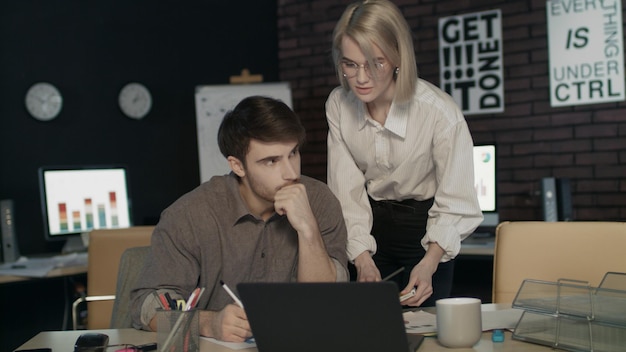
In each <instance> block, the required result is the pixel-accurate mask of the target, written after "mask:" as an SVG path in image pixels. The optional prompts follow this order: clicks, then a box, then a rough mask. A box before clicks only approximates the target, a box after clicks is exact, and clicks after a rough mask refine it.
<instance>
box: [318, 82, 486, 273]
mask: <svg viewBox="0 0 626 352" xmlns="http://www.w3.org/2000/svg"><path fill="white" fill-rule="evenodd" d="M326 118H327V120H328V126H329V132H328V175H327V176H328V185H329V186H330V189H331V190H332V191H333V192H334V193H335V195H336V196H337V198H339V201H340V202H341V206H342V211H343V213H344V218H345V220H346V226H347V228H348V248H347V251H348V257H349V259H350V260H354V259H355V258H356V257H357V256H358V255H359V254H361V253H363V252H364V251H370V252H371V253H375V252H376V241H375V239H374V237H373V236H371V234H370V231H371V228H372V222H373V220H372V209H371V207H370V204H369V201H368V194H369V196H370V197H372V198H373V199H375V200H383V199H386V200H405V199H415V200H418V201H421V200H426V199H429V198H432V197H434V198H435V202H434V204H433V206H432V208H431V209H430V211H429V212H428V222H427V225H426V234H425V235H424V237H423V238H421V244H422V246H423V247H424V248H425V249H428V243H429V242H437V243H438V244H439V246H441V247H442V248H443V249H444V250H445V254H444V256H443V258H442V261H448V260H450V259H452V258H454V257H455V256H456V255H457V254H458V253H459V250H460V248H461V240H462V239H464V238H465V237H467V236H469V235H470V234H471V233H472V231H474V230H475V229H476V227H478V225H480V223H481V221H482V219H483V216H482V212H481V210H480V207H479V205H478V199H477V197H476V190H475V188H474V167H473V160H472V159H473V154H472V146H473V141H472V137H471V135H470V132H469V129H468V127H467V123H466V121H465V118H464V116H463V114H462V113H461V111H460V110H459V108H458V107H457V105H456V103H455V102H454V100H452V98H451V97H450V96H449V95H447V94H446V93H444V92H443V91H441V90H440V89H439V88H437V87H435V86H433V85H432V84H430V83H428V82H426V81H424V80H421V79H420V80H419V81H418V84H417V89H416V92H415V94H414V96H413V99H412V100H410V101H409V102H407V103H403V104H397V103H395V102H394V103H393V104H392V105H391V108H390V110H389V114H388V115H387V120H386V122H385V125H384V126H383V125H381V124H380V123H378V122H376V121H375V120H373V119H372V118H371V117H370V116H369V113H368V111H367V108H366V106H365V104H364V103H363V102H361V101H360V100H359V99H358V98H357V97H356V96H355V95H354V94H353V93H352V92H349V91H346V90H344V89H343V88H342V87H337V88H335V89H334V90H333V91H332V92H331V94H330V96H329V97H328V100H327V101H326Z"/></svg>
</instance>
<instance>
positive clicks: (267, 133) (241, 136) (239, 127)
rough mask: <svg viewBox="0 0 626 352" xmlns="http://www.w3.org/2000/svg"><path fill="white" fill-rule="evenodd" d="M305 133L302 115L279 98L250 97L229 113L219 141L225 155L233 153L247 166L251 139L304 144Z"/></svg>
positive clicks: (220, 130) (220, 131) (223, 124)
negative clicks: (297, 113)
mask: <svg viewBox="0 0 626 352" xmlns="http://www.w3.org/2000/svg"><path fill="white" fill-rule="evenodd" d="M305 137H306V132H305V130H304V126H302V123H301V122H300V118H299V117H298V115H296V113H294V112H293V111H292V110H291V109H290V108H289V107H288V106H287V105H286V104H285V103H283V102H282V101H280V100H277V99H273V98H269V97H263V96H251V97H247V98H245V99H243V100H242V101H240V102H239V104H237V106H235V108H234V109H233V110H231V111H229V112H227V113H226V115H225V116H224V120H222V124H221V125H220V128H219V131H218V132H217V143H218V145H219V147H220V151H221V152H222V154H223V155H224V157H226V158H228V157H229V156H233V157H235V158H237V159H239V160H240V161H241V162H242V163H244V165H245V156H246V153H247V152H248V148H249V147H250V139H256V140H259V141H262V142H288V141H296V142H298V145H299V146H302V145H303V144H304V140H305Z"/></svg>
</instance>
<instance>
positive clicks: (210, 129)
mask: <svg viewBox="0 0 626 352" xmlns="http://www.w3.org/2000/svg"><path fill="white" fill-rule="evenodd" d="M252 95H262V96H269V97H272V98H276V99H280V100H282V101H283V102H284V103H285V104H287V105H288V106H289V107H290V108H293V107H292V103H291V90H290V88H289V83H287V82H279V83H259V84H245V85H207V86H198V87H196V97H195V98H196V128H197V131H198V157H199V165H200V183H202V182H206V181H208V180H209V179H210V178H211V177H212V176H215V175H225V174H227V173H229V172H230V168H229V167H228V163H227V162H226V158H224V156H223V155H222V153H220V149H219V147H218V145H217V131H218V129H219V126H220V123H221V122H222V119H223V118H224V115H226V113H227V112H228V111H229V110H232V109H233V108H234V107H235V105H237V103H239V102H240V101H241V100H242V99H243V98H246V97H249V96H252Z"/></svg>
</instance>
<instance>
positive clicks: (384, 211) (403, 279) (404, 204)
mask: <svg viewBox="0 0 626 352" xmlns="http://www.w3.org/2000/svg"><path fill="white" fill-rule="evenodd" d="M370 204H371V206H372V212H373V214H374V224H373V226H372V236H374V238H375V239H376V245H377V247H378V249H377V250H376V254H375V255H374V256H373V257H372V258H373V259H374V263H376V266H377V267H378V270H380V275H381V277H383V278H384V277H385V276H387V275H389V274H391V273H393V272H394V271H396V270H397V269H399V268H400V267H404V271H403V272H402V273H400V274H398V275H396V276H394V277H393V278H392V279H390V280H393V281H394V282H396V283H397V284H398V287H399V288H400V289H404V287H405V286H406V285H407V284H408V282H409V276H410V274H411V270H412V269H413V267H414V266H415V265H417V263H419V261H420V260H422V258H424V255H425V254H426V251H425V250H424V248H423V247H422V245H421V243H420V240H421V239H422V237H423V236H424V234H425V233H426V221H427V220H428V210H429V209H430V207H431V206H432V205H433V199H432V198H431V199H428V200H425V201H416V200H412V199H409V200H404V201H401V202H397V201H374V200H372V199H371V198H370ZM453 274H454V261H453V260H451V261H449V262H446V263H439V266H438V267H437V271H436V272H435V274H434V275H433V278H432V283H433V294H432V296H430V298H429V299H428V300H426V301H425V302H424V303H423V304H422V306H423V307H428V306H434V305H435V301H436V300H438V299H440V298H446V297H449V296H450V292H451V291H452V278H453Z"/></svg>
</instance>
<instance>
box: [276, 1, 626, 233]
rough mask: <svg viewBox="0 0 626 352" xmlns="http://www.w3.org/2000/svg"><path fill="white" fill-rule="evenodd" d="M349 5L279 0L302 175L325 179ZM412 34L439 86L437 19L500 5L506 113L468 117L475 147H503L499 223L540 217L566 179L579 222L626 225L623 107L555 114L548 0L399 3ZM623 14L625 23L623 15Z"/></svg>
mask: <svg viewBox="0 0 626 352" xmlns="http://www.w3.org/2000/svg"><path fill="white" fill-rule="evenodd" d="M350 2H351V1H345V0H341V1H338V0H278V34H279V61H280V67H279V69H280V79H281V80H282V81H288V82H290V84H291V88H292V92H293V101H294V109H295V110H296V112H297V113H298V114H299V115H300V116H301V117H302V119H303V121H304V124H305V126H306V128H307V131H308V144H307V147H306V149H305V150H304V153H303V166H302V168H303V170H302V171H303V173H305V174H308V175H310V176H313V177H316V178H318V179H321V180H325V179H326V134H327V125H326V121H325V115H324V102H325V101H326V97H327V96H328V94H329V93H330V91H331V90H332V89H333V88H334V87H335V86H336V85H337V80H336V78H335V75H334V71H333V66H332V61H331V57H330V42H331V33H332V29H333V27H334V25H335V22H336V20H337V19H338V18H339V16H340V15H341V13H342V12H343V10H344V8H345V6H346V5H347V4H349V3H350ZM394 2H395V3H396V4H397V5H398V6H399V7H400V8H401V10H402V11H403V13H404V14H405V17H406V18H407V21H408V22H409V25H410V26H411V27H412V28H413V31H414V34H415V48H416V52H417V62H418V70H419V72H420V76H421V77H422V78H424V79H426V80H428V81H430V82H433V83H434V84H436V85H438V84H439V61H438V60H439V58H438V38H437V23H438V19H439V18H440V17H446V16H451V15H458V14H464V13H471V12H476V11H485V10H490V9H496V8H499V9H501V11H502V26H503V27H502V31H503V33H502V34H503V40H504V47H503V53H504V77H505V85H504V89H505V93H504V94H505V102H506V103H505V104H506V105H505V112H504V113H499V114H491V115H471V116H468V117H467V121H468V124H469V127H470V131H471V132H472V136H473V138H474V141H475V143H489V142H495V143H496V144H497V146H498V157H497V161H498V166H497V169H498V187H499V189H498V206H499V211H500V218H501V220H541V219H542V211H541V202H540V195H539V191H540V181H541V178H543V177H562V178H569V179H570V181H571V189H572V204H573V217H574V219H575V220H606V221H611V220H620V221H624V220H626V103H624V102H622V103H619V104H617V103H607V104H593V105H582V106H577V107H565V108H552V107H550V101H549V91H548V90H549V78H548V49H547V28H546V11H545V0H525V1H521V0H519V1H518V0H509V1H496V0H493V1H488V0H473V1H469V0H464V1H461V0H432V1H428V0H413V1H409V0H395V1H394ZM622 17H623V18H626V16H625V15H624V14H622Z"/></svg>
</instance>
